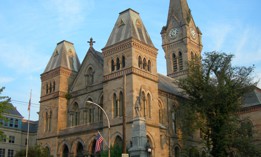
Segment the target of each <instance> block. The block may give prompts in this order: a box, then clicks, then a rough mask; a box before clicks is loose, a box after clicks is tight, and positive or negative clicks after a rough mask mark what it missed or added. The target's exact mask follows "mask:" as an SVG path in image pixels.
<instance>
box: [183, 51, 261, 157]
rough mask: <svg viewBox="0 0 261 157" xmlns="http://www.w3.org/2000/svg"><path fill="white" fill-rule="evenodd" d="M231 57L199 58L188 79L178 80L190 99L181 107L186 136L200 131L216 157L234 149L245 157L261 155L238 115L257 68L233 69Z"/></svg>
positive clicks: (210, 56) (210, 53) (211, 56)
mask: <svg viewBox="0 0 261 157" xmlns="http://www.w3.org/2000/svg"><path fill="white" fill-rule="evenodd" d="M232 58H233V55H229V54H226V53H218V52H208V53H205V58H204V59H202V61H201V60H200V59H199V58H196V59H194V60H192V61H191V62H189V63H188V66H189V72H188V76H187V77H186V78H185V79H182V80H180V81H179V86H180V87H181V88H182V89H183V90H184V93H185V95H186V96H187V97H188V101H187V102H186V104H184V105H182V106H181V110H182V111H181V112H182V113H183V116H184V117H183V120H182V127H183V134H184V136H183V137H186V136H185V135H191V134H192V132H194V131H195V130H199V129H200V131H201V133H202V137H203V138H202V142H203V143H204V144H205V147H206V148H207V149H208V151H209V152H210V154H211V155H212V156H213V157H226V156H228V155H229V154H230V153H231V151H235V150H236V151H237V152H238V153H240V154H241V155H244V156H245V157H248V156H251V157H255V156H260V155H259V154H258V150H257V149H255V147H254V145H253V144H252V137H251V136H248V135H247V134H245V132H246V130H247V129H248V130H249V128H247V127H245V126H244V125H241V122H242V119H240V117H239V115H238V114H237V113H238V112H239V111H240V108H241V105H242V98H243V96H244V94H245V93H246V92H248V91H250V90H251V89H253V87H254V85H255V83H254V82H253V78H252V72H253V70H254V66H251V67H244V66H242V67H239V66H232V63H231V61H232ZM248 127H249V126H248ZM188 128H189V129H188ZM242 148H244V149H242Z"/></svg>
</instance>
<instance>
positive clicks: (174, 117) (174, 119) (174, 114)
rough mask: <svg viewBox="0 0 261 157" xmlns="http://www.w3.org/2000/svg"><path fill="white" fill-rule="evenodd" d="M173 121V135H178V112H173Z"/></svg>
mask: <svg viewBox="0 0 261 157" xmlns="http://www.w3.org/2000/svg"><path fill="white" fill-rule="evenodd" d="M171 119H172V129H173V133H174V134H176V133H177V126H176V124H177V122H176V119H177V118H176V111H172V113H171Z"/></svg>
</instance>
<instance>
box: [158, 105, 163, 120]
mask: <svg viewBox="0 0 261 157" xmlns="http://www.w3.org/2000/svg"><path fill="white" fill-rule="evenodd" d="M159 122H160V123H161V124H163V108H162V104H161V103H160V104H159Z"/></svg>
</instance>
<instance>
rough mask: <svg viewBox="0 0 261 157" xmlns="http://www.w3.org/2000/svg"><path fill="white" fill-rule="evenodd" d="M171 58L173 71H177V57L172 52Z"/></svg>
mask: <svg viewBox="0 0 261 157" xmlns="http://www.w3.org/2000/svg"><path fill="white" fill-rule="evenodd" d="M172 60H173V71H174V72H177V71H178V63H177V57H176V55H175V54H174V53H173V54H172Z"/></svg>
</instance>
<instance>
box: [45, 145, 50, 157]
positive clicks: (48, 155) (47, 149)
mask: <svg viewBox="0 0 261 157" xmlns="http://www.w3.org/2000/svg"><path fill="white" fill-rule="evenodd" d="M45 151H46V154H47V157H50V156H51V151H50V148H49V147H45Z"/></svg>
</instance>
